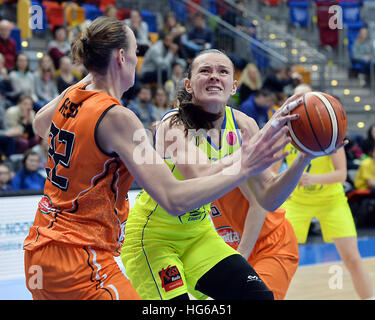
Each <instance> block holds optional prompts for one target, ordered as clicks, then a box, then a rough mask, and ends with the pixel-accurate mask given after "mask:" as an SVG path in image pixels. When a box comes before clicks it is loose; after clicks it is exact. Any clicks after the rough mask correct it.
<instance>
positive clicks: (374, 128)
mask: <svg viewBox="0 0 375 320" xmlns="http://www.w3.org/2000/svg"><path fill="white" fill-rule="evenodd" d="M360 146H361V148H362V150H363V153H364V154H365V155H366V157H368V156H369V154H370V153H371V152H372V150H373V149H374V148H375V124H372V125H371V126H370V127H369V128H368V130H367V136H366V138H365V139H364V140H363V141H361V143H360Z"/></svg>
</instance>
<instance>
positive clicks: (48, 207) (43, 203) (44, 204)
mask: <svg viewBox="0 0 375 320" xmlns="http://www.w3.org/2000/svg"><path fill="white" fill-rule="evenodd" d="M38 209H39V210H40V212H41V213H44V214H50V213H51V212H56V211H58V208H56V207H55V206H54V205H53V204H52V201H51V199H50V197H49V196H46V195H43V196H42V199H40V201H39V203H38Z"/></svg>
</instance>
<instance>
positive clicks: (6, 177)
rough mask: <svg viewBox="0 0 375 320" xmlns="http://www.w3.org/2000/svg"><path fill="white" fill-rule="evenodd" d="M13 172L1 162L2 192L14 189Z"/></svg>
mask: <svg viewBox="0 0 375 320" xmlns="http://www.w3.org/2000/svg"><path fill="white" fill-rule="evenodd" d="M11 180H12V173H11V171H10V168H9V167H8V166H7V165H6V164H5V163H0V192H1V191H12V190H13V188H12V184H11Z"/></svg>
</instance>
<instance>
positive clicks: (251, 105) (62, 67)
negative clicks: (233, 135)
mask: <svg viewBox="0 0 375 320" xmlns="http://www.w3.org/2000/svg"><path fill="white" fill-rule="evenodd" d="M236 3H237V5H238V6H239V7H241V6H242V5H243V1H237V2H236ZM123 12H124V10H123V9H122V14H121V16H123ZM103 14H104V15H106V16H109V17H114V18H119V17H120V13H119V10H118V8H116V6H114V5H108V6H107V7H106V8H105V10H104V11H103ZM223 19H224V20H226V21H227V22H228V23H230V24H231V25H233V26H235V27H236V28H238V29H240V30H242V31H244V32H247V33H248V34H250V35H251V36H254V37H255V36H256V29H255V26H254V25H253V24H251V23H250V24H249V23H248V22H247V21H246V20H244V19H242V16H241V15H240V14H238V13H237V12H227V13H226V15H225V16H223ZM121 20H123V21H124V23H126V24H127V25H128V26H129V27H130V28H131V29H132V30H133V31H134V33H135V36H136V39H137V43H138V59H139V60H138V66H137V74H136V81H135V85H134V87H133V88H131V89H130V90H129V91H128V92H126V93H125V94H124V96H123V97H122V101H121V102H122V103H123V105H125V106H127V107H128V108H130V109H131V110H132V111H134V113H135V114H136V115H137V116H138V117H139V119H140V120H141V121H142V123H143V124H144V126H145V127H146V128H150V127H151V125H152V123H154V122H155V121H158V120H160V119H161V117H162V116H163V115H164V114H165V112H167V111H168V110H170V109H171V108H173V105H174V104H173V102H174V99H175V95H176V90H177V89H178V88H179V86H181V85H182V84H183V79H184V77H185V74H186V72H187V70H188V67H189V64H190V63H191V61H192V58H193V57H194V56H195V55H196V54H197V53H198V52H199V51H201V50H204V49H209V48H213V47H214V44H215V41H214V40H215V39H214V37H215V34H214V33H213V31H212V30H211V28H210V27H209V26H208V24H207V21H206V18H205V16H204V15H203V14H201V13H199V12H195V13H194V15H193V16H191V19H189V20H188V21H189V22H188V23H186V24H182V23H180V22H179V21H178V19H177V18H176V16H175V15H174V13H173V12H168V13H167V14H166V15H165V17H164V18H163V21H162V24H161V26H159V30H157V32H150V31H149V26H148V24H147V23H146V22H145V21H143V19H142V15H141V12H140V11H138V10H135V9H134V10H133V9H131V8H130V9H129V10H128V15H127V17H126V18H125V19H121ZM87 23H88V22H87V21H85V22H84V23H83V24H82V25H79V26H76V27H74V28H71V27H66V26H62V25H56V26H54V28H53V30H50V38H51V40H50V41H49V43H48V47H47V49H46V51H45V52H43V57H41V58H40V60H39V64H38V66H37V68H36V69H35V70H30V68H29V59H28V56H27V54H25V53H24V52H22V51H20V52H17V50H16V44H15V41H14V40H13V39H12V38H11V37H10V32H11V29H12V27H13V26H14V25H15V22H14V21H13V22H12V21H7V20H5V19H3V20H1V21H0V191H10V190H15V191H18V190H38V189H42V188H43V185H44V179H45V176H46V175H45V172H44V166H45V163H46V161H47V159H48V141H44V140H42V139H41V138H40V137H39V136H37V135H36V134H35V132H34V128H33V119H34V117H35V113H36V112H38V110H39V109H40V108H42V107H43V106H44V105H45V104H46V103H47V102H49V101H50V100H52V99H53V98H55V97H56V96H58V95H59V94H60V93H61V92H63V91H64V90H65V89H66V88H68V87H69V86H70V85H72V84H75V83H77V82H78V81H79V80H81V79H82V78H83V77H84V76H85V75H86V73H87V71H86V70H85V68H84V67H83V66H82V65H73V62H72V60H71V58H70V40H72V39H74V38H75V37H79V36H80V30H81V29H80V28H82V27H84V25H85V24H87ZM221 36H223V35H221ZM361 37H364V36H363V34H362V33H361ZM31 41H32V40H31ZM355 51H356V52H357V51H358V52H359V51H361V50H359V49H358V50H355ZM361 52H362V51H361ZM229 53H230V52H229ZM235 58H236V57H233V62H234V65H235V67H236V79H237V80H238V90H237V93H236V94H235V95H234V96H233V98H232V101H231V106H232V107H234V108H238V109H239V110H241V111H243V112H244V113H246V114H248V115H249V116H251V117H253V118H254V119H255V120H256V122H257V123H258V125H259V127H262V126H263V125H264V124H265V123H266V122H267V121H268V119H269V118H270V117H271V116H272V114H273V112H274V111H275V110H277V108H278V107H279V106H281V105H282V104H283V102H284V101H285V100H286V98H287V97H288V96H290V95H291V93H292V92H293V90H294V88H295V87H296V86H297V85H300V84H302V83H304V77H303V75H302V73H301V69H299V68H298V66H282V67H278V68H276V69H272V70H269V71H270V72H268V73H263V72H260V70H259V68H258V66H257V62H256V61H244V60H243V59H242V60H241V61H240V63H239V61H236V59H235ZM374 128H375V126H374V127H372V128H371V129H370V130H369V136H368V137H367V138H366V139H364V138H362V139H361V137H354V138H353V139H352V138H350V144H349V145H348V146H347V150H346V151H347V157H348V168H349V169H358V167H359V165H360V163H361V161H362V160H363V159H364V158H366V157H367V158H371V159H372V158H374V157H373V155H374V151H373V150H374V140H375V129H374ZM374 166H375V165H374ZM374 180H375V177H374ZM353 183H354V182H353ZM374 186H375V184H374Z"/></svg>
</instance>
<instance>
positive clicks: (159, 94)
mask: <svg viewBox="0 0 375 320" xmlns="http://www.w3.org/2000/svg"><path fill="white" fill-rule="evenodd" d="M153 103H154V106H155V107H156V111H157V113H158V119H157V120H160V119H161V118H162V117H163V116H164V114H165V113H166V112H168V111H169V110H171V104H170V102H169V97H168V92H167V90H165V88H164V87H158V88H157V89H156V91H155V94H154V98H153Z"/></svg>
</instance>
